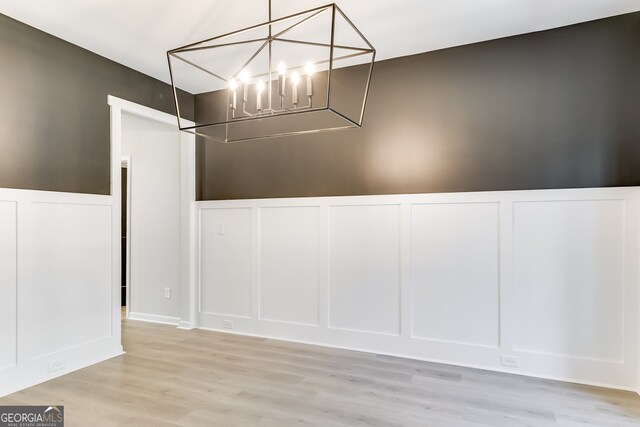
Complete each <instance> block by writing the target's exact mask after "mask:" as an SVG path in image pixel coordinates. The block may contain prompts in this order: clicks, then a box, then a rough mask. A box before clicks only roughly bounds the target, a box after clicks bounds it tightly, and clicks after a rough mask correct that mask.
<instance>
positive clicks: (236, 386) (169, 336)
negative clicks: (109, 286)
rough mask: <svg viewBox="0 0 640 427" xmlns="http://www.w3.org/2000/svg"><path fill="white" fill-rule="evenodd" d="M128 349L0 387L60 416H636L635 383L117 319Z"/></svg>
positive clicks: (278, 419)
mask: <svg viewBox="0 0 640 427" xmlns="http://www.w3.org/2000/svg"><path fill="white" fill-rule="evenodd" d="M123 337H124V345H125V350H126V351H127V354H125V355H123V356H121V357H117V358H115V359H111V360H108V361H106V362H103V363H100V364H97V365H94V366H91V367H89V368H86V369H82V370H80V371H77V372H74V373H72V374H69V375H66V376H64V377H61V378H58V379H55V380H52V381H49V382H47V383H44V384H40V385H38V386H36V387H32V388H30V389H28V390H24V391H22V392H19V393H15V394H13V395H11V396H8V397H6V398H3V399H0V405H11V404H39V405H48V404H63V405H65V415H66V425H67V426H83V427H84V426H91V427H95V426H135V427H143V426H150V427H151V426H153V427H164V426H296V425H317V426H334V425H335V426H345V425H347V426H356V425H371V426H403V425H406V426H447V427H448V426H559V425H561V426H581V425H588V426H638V425H640V397H639V396H638V395H636V394H635V393H631V392H622V391H615V390H608V389H603V388H597V387H587V386H581V385H575V384H568V383H562V382H555V381H548V380H540V379H533V378H526V377H521V376H517V375H508V374H500V373H492V372H488V371H480V370H474V369H467V368H459V367H453V366H448V365H441V364H435V363H427V362H419V361H413V360H407V359H401V358H395V357H388V356H380V355H375V354H368V353H359V352H354V351H345V350H336V349H329V348H323V347H317V346H311V345H301V344H293V343H287V342H283V341H275V340H267V339H260V338H248V337H242V336H236V335H229V334H223V333H217V332H209V331H202V330H194V331H181V330H177V329H176V328H174V327H172V326H163V325H155V324H150V323H143V322H136V321H125V322H124V323H123Z"/></svg>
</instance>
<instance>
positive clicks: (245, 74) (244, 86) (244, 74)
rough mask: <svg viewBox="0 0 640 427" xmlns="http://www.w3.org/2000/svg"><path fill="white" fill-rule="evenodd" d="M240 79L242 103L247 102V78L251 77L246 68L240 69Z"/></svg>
mask: <svg viewBox="0 0 640 427" xmlns="http://www.w3.org/2000/svg"><path fill="white" fill-rule="evenodd" d="M239 77H240V81H241V82H242V102H243V105H244V104H246V103H247V96H248V94H249V80H250V79H251V74H249V71H247V70H246V69H244V70H242V71H240V76H239Z"/></svg>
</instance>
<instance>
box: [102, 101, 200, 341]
mask: <svg viewBox="0 0 640 427" xmlns="http://www.w3.org/2000/svg"><path fill="white" fill-rule="evenodd" d="M107 103H108V104H109V106H110V107H111V195H112V196H113V204H114V206H113V210H114V221H113V224H114V227H113V242H114V247H115V248H116V249H117V256H116V257H115V263H116V264H117V265H114V270H115V271H114V275H115V276H116V277H114V293H113V295H114V298H113V310H114V319H117V322H116V321H114V324H113V327H114V328H116V330H117V331H118V332H119V331H120V328H121V325H120V320H119V319H120V312H121V305H120V292H121V290H120V287H121V285H122V284H121V271H122V266H121V257H122V253H121V249H120V246H121V242H120V240H121V212H122V206H121V203H122V194H121V193H122V189H121V176H120V173H121V172H120V168H121V164H122V159H123V157H122V113H128V114H133V115H136V116H139V117H143V118H146V119H150V120H155V121H158V122H160V123H164V124H168V125H170V126H174V127H176V128H177V124H178V120H177V118H176V116H173V115H171V114H167V113H163V112H161V111H158V110H154V109H152V108H149V107H145V106H143V105H139V104H135V103H133V102H130V101H126V100H124V99H120V98H117V97H115V96H111V95H109V96H108V97H107ZM183 122H184V123H187V125H189V126H193V125H194V123H192V122H189V121H187V120H183ZM195 145H196V144H195V135H192V134H189V133H184V132H182V133H181V134H180V287H179V289H180V323H179V325H178V327H179V328H180V329H193V328H195V327H197V324H196V296H197V292H196V279H197V254H196V251H197V234H196V233H197V229H196V227H197V223H196V147H195ZM131 161H132V159H129V166H131ZM129 173H130V172H129ZM128 197H129V206H131V191H130V190H129V194H128ZM127 224H128V226H129V225H130V223H129V222H128V223H127ZM127 245H130V242H128V241H127ZM130 256H131V251H130V250H129V251H128V254H127V262H128V260H129V259H130ZM129 268H130V263H129V262H128V264H127V275H129ZM128 279H129V277H128ZM116 284H117V289H115V288H116ZM130 291H131V282H130V280H127V317H128V316H129V309H130V307H129V305H130V304H129V302H130V301H131V299H130Z"/></svg>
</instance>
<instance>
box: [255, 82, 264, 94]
mask: <svg viewBox="0 0 640 427" xmlns="http://www.w3.org/2000/svg"><path fill="white" fill-rule="evenodd" d="M256 89H257V90H258V92H262V91H263V90H264V81H263V80H258V83H257V84H256Z"/></svg>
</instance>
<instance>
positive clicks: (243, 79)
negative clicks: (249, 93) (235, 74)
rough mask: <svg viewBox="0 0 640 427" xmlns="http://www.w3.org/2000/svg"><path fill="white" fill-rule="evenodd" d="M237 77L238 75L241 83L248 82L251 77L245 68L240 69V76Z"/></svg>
mask: <svg viewBox="0 0 640 427" xmlns="http://www.w3.org/2000/svg"><path fill="white" fill-rule="evenodd" d="M239 77H240V81H241V82H242V83H249V79H250V78H251V74H249V72H248V71H247V69H246V68H245V69H244V70H242V71H240V76H239Z"/></svg>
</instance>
